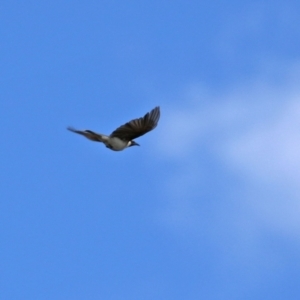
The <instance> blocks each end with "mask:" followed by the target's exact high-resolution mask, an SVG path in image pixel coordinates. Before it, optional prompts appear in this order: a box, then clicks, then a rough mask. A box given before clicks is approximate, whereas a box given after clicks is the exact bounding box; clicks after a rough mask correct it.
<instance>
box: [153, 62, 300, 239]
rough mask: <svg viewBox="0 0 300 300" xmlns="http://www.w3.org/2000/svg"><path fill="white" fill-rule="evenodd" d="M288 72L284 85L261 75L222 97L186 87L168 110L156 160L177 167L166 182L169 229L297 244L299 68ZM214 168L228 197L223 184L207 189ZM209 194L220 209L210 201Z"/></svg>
mask: <svg viewBox="0 0 300 300" xmlns="http://www.w3.org/2000/svg"><path fill="white" fill-rule="evenodd" d="M291 70H292V71H290V72H288V75H286V76H284V77H283V78H282V80H281V81H280V82H278V81H276V80H273V79H274V78H271V79H270V78H268V77H266V78H265V79H264V80H262V79H263V77H262V78H259V79H258V80H256V81H252V82H250V83H249V84H242V85H240V86H238V87H234V88H232V89H231V90H227V91H225V92H224V93H223V94H222V93H218V94H212V93H209V91H205V92H204V90H203V89H202V88H201V87H197V86H193V87H189V88H188V89H187V91H186V92H185V93H183V95H182V97H181V99H179V101H178V102H176V103H177V104H174V103H173V104H172V106H169V107H168V108H165V109H164V114H163V119H164V121H163V122H162V124H160V125H161V126H162V129H161V130H160V133H161V135H160V138H159V140H160V142H159V144H158V148H157V153H156V155H158V156H159V157H160V158H161V159H163V160H167V161H169V162H172V163H174V164H176V165H177V171H176V172H175V173H174V172H173V173H172V174H169V177H168V178H167V179H166V182H165V191H166V197H165V198H166V199H167V200H166V203H165V208H164V210H163V212H162V219H163V220H164V221H165V222H166V223H168V224H169V226H172V227H174V228H177V229H180V228H181V230H182V228H185V229H187V228H189V230H191V231H194V232H198V233H199V230H200V229H199V228H202V229H203V228H205V230H206V231H207V232H210V233H211V232H214V233H215V234H220V235H222V233H221V232H222V231H224V230H225V231H226V230H228V231H230V230H231V232H232V233H231V234H236V235H239V236H240V237H241V238H242V236H241V235H240V230H241V228H243V229H245V230H246V231H249V228H251V230H252V232H256V233H257V232H259V231H260V230H272V231H274V232H277V233H280V234H285V235H292V236H294V237H296V238H297V239H298V234H299V232H300V219H299V217H298V216H299V215H300V201H299V200H300V190H299V186H300V171H299V170H300V104H299V103H300V101H299V100H300V88H299V87H298V86H297V85H295V76H296V75H297V74H299V69H298V68H294V67H293V68H291ZM204 99H205V100H204ZM180 100H181V101H180ZM211 169H214V170H213V172H215V174H216V175H217V176H216V178H217V177H218V176H219V177H220V176H221V177H222V178H223V180H224V181H225V182H226V185H227V189H226V191H230V195H228V194H227V195H226V194H225V195H222V194H218V193H217V192H216V190H218V189H222V187H221V186H222V182H220V181H222V180H220V181H219V182H218V179H216V182H215V185H214V187H212V186H209V187H208V186H206V185H207V180H206V178H207V177H212V176H213V175H212V170H211ZM220 174H221V175H220ZM229 178H232V179H231V180H230V179H229ZM236 180H238V183H237V181H236ZM210 184H211V185H212V184H213V183H212V182H211V181H210ZM214 189H215V190H214ZM209 195H210V196H209ZM208 196H209V197H210V198H211V201H213V202H217V203H218V204H217V205H211V204H207V202H206V201H207V197H208ZM199 203H200V204H199ZM201 203H202V204H203V205H201ZM207 205H208V206H207ZM206 209H207V210H208V211H207V212H206V214H204V213H203V210H204V211H205V210H206ZM216 224H217V225H216ZM215 226H217V227H218V229H216V227H215ZM221 227H223V228H221ZM238 228H239V229H238ZM246 228H248V229H246ZM202 229H201V230H202ZM242 231H243V230H242Z"/></svg>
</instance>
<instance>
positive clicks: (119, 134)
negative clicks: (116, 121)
mask: <svg viewBox="0 0 300 300" xmlns="http://www.w3.org/2000/svg"><path fill="white" fill-rule="evenodd" d="M159 118H160V107H159V106H157V107H155V108H153V109H152V110H151V111H150V112H148V113H146V114H145V115H144V117H142V118H137V119H133V120H131V121H129V122H127V123H125V124H124V125H122V126H120V127H118V128H117V129H116V130H114V131H113V132H112V133H111V134H110V135H104V134H100V133H97V132H94V131H91V130H77V129H74V128H73V127H67V129H68V130H70V131H72V132H74V133H78V134H80V135H83V136H85V137H86V138H87V139H89V140H91V141H94V142H102V143H103V144H104V145H105V146H106V147H107V148H109V149H111V150H113V151H122V150H124V149H126V148H128V147H132V146H140V145H139V144H138V143H137V142H136V141H134V139H136V138H138V137H140V136H142V135H144V134H145V133H147V132H149V131H151V130H153V129H154V128H155V127H156V126H157V123H158V121H159Z"/></svg>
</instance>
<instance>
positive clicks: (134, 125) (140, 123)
mask: <svg viewBox="0 0 300 300" xmlns="http://www.w3.org/2000/svg"><path fill="white" fill-rule="evenodd" d="M159 117H160V109H159V106H157V107H155V108H154V109H152V110H151V111H150V112H148V113H147V114H145V116H144V117H142V118H139V119H134V120H131V121H130V122H128V123H126V124H124V125H122V126H120V127H118V128H117V129H116V130H115V131H113V132H112V134H111V135H110V136H111V137H118V138H120V139H121V140H126V141H131V140H133V139H135V138H138V137H139V136H142V135H143V134H145V133H147V132H149V131H151V130H153V129H154V128H155V127H156V126H157V123H158V120H159Z"/></svg>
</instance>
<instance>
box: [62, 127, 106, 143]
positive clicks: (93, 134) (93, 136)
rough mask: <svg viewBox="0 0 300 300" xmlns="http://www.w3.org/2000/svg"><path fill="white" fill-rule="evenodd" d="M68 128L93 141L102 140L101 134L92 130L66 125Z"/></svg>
mask: <svg viewBox="0 0 300 300" xmlns="http://www.w3.org/2000/svg"><path fill="white" fill-rule="evenodd" d="M67 129H68V130H70V131H72V132H75V133H78V134H81V135H83V136H85V137H86V138H87V139H89V140H91V141H95V142H103V136H102V135H101V134H98V133H96V132H93V131H91V130H77V129H74V128H73V127H67Z"/></svg>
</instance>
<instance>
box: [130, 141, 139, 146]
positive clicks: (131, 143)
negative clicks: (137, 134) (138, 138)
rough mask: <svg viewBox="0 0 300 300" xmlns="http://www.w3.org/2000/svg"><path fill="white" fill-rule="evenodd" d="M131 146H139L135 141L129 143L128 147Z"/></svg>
mask: <svg viewBox="0 0 300 300" xmlns="http://www.w3.org/2000/svg"><path fill="white" fill-rule="evenodd" d="M131 146H139V144H138V143H137V142H135V141H130V144H129V147H131Z"/></svg>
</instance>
